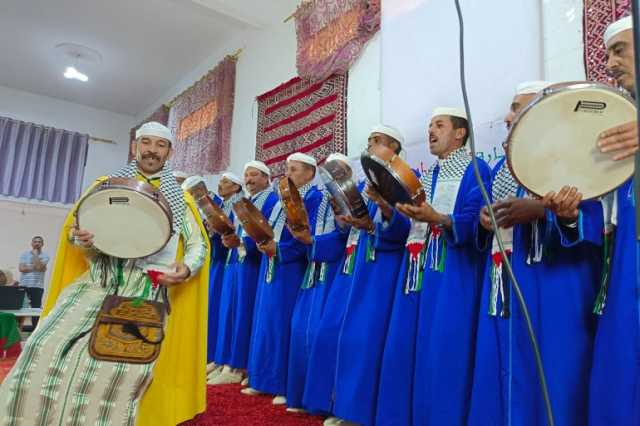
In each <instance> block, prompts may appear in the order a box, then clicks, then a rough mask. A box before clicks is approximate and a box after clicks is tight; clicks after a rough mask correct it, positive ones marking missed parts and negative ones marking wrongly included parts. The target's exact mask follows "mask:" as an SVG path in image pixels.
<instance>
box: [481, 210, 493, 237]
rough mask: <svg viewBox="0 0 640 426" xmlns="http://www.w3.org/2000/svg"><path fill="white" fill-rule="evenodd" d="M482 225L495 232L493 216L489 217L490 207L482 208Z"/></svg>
mask: <svg viewBox="0 0 640 426" xmlns="http://www.w3.org/2000/svg"><path fill="white" fill-rule="evenodd" d="M480 225H481V226H482V227H483V228H484V229H486V230H487V231H489V232H493V224H492V223H491V217H489V209H488V208H487V206H484V207H483V208H481V209H480Z"/></svg>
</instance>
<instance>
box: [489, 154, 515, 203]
mask: <svg viewBox="0 0 640 426" xmlns="http://www.w3.org/2000/svg"><path fill="white" fill-rule="evenodd" d="M517 192H518V182H516V180H515V179H514V178H513V176H512V175H511V170H509V167H507V163H506V162H504V163H502V167H500V170H498V173H496V175H495V176H494V178H493V182H492V184H491V198H492V199H493V202H494V203H495V202H496V201H502V200H506V199H507V198H511V197H515V196H516V194H517Z"/></svg>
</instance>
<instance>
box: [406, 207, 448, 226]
mask: <svg viewBox="0 0 640 426" xmlns="http://www.w3.org/2000/svg"><path fill="white" fill-rule="evenodd" d="M396 209H398V211H399V212H400V213H402V214H403V215H405V216H409V217H410V218H412V219H415V220H417V221H420V222H427V223H430V224H432V225H442V226H444V227H446V228H450V227H451V218H450V217H449V216H447V215H444V214H441V213H438V212H437V211H436V210H435V209H434V208H433V207H432V206H431V204H428V203H426V202H424V201H423V202H422V203H421V204H420V205H418V206H414V205H412V204H400V203H398V204H397V205H396Z"/></svg>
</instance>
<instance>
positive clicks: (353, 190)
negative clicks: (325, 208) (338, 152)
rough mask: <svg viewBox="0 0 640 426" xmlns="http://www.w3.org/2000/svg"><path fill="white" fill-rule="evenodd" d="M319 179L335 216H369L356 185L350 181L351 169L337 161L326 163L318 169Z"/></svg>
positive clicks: (359, 217)
mask: <svg viewBox="0 0 640 426" xmlns="http://www.w3.org/2000/svg"><path fill="white" fill-rule="evenodd" d="M318 170H319V172H320V178H321V179H322V181H323V182H324V185H325V187H326V188H327V191H329V193H330V194H331V197H333V200H334V203H332V207H333V210H334V213H335V214H336V215H344V216H351V217H354V218H358V219H361V218H364V217H367V216H368V215H369V211H368V209H367V204H366V203H365V201H364V199H363V198H362V195H361V194H360V191H358V187H357V185H356V183H355V182H354V181H353V180H352V171H351V167H349V166H348V165H346V164H344V163H343V162H342V161H339V160H332V161H327V162H326V163H324V164H323V165H322V167H320V168H319V169H318Z"/></svg>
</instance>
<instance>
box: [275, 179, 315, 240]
mask: <svg viewBox="0 0 640 426" xmlns="http://www.w3.org/2000/svg"><path fill="white" fill-rule="evenodd" d="M278 190H279V191H278V193H279V195H280V201H281V202H282V207H283V208H284V212H285V214H286V215H287V225H288V226H289V230H290V231H291V232H292V233H298V234H302V235H304V234H306V235H307V236H308V237H309V238H311V232H310V227H309V217H308V216H307V210H306V209H305V208H304V203H303V202H302V197H300V192H298V188H296V186H295V184H294V183H293V181H292V180H291V179H289V178H287V177H283V178H282V179H280V181H279V182H278Z"/></svg>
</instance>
